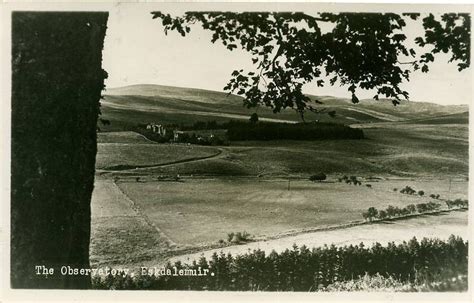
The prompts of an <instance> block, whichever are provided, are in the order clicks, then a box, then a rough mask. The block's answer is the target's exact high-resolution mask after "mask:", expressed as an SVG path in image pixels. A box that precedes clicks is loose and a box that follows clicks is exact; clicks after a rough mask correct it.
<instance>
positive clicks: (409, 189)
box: [400, 185, 416, 195]
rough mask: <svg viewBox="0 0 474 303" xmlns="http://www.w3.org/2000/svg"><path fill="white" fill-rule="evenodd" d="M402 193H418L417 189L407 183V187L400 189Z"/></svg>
mask: <svg viewBox="0 0 474 303" xmlns="http://www.w3.org/2000/svg"><path fill="white" fill-rule="evenodd" d="M400 193H402V194H407V195H414V194H415V193H416V190H414V189H413V188H411V187H410V186H408V185H407V186H405V188H402V189H401V190H400Z"/></svg>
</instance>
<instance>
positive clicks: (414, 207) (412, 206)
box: [407, 204, 416, 214]
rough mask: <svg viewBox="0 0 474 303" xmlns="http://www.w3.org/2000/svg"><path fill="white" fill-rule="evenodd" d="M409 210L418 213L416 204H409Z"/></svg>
mask: <svg viewBox="0 0 474 303" xmlns="http://www.w3.org/2000/svg"><path fill="white" fill-rule="evenodd" d="M407 210H408V211H409V212H410V213H411V214H414V213H416V206H415V205H414V204H409V205H407Z"/></svg>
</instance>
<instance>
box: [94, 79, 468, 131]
mask: <svg viewBox="0 0 474 303" xmlns="http://www.w3.org/2000/svg"><path fill="white" fill-rule="evenodd" d="M310 97H311V98H313V99H318V100H321V101H322V102H324V104H323V105H317V106H318V107H320V108H327V109H328V110H335V111H336V117H335V118H331V117H329V116H328V115H315V114H313V113H308V114H307V116H306V119H307V120H308V121H311V120H315V119H318V120H320V121H333V122H339V123H346V124H350V123H368V122H381V121H403V120H409V119H420V118H431V117H435V116H440V115H449V114H456V113H461V112H466V111H467V106H441V105H436V104H431V103H424V102H403V103H402V104H401V105H399V106H397V107H394V106H393V105H392V103H391V102H390V101H387V100H385V101H374V100H363V101H362V102H361V103H359V104H356V105H354V104H352V103H351V102H350V101H349V100H348V99H341V98H334V97H327V96H322V97H316V96H310ZM255 111H257V112H258V114H259V115H260V116H261V117H264V118H270V119H279V120H287V121H300V118H299V116H298V115H296V114H295V112H294V111H291V110H286V111H283V112H282V113H279V114H273V113H272V112H271V110H269V109H266V108H258V109H256V110H255V109H246V108H245V107H243V105H242V98H240V97H238V96H234V95H227V94H226V93H222V92H215V91H208V90H201V89H192V88H179V87H170V86H160V85H132V86H127V87H122V88H112V89H108V90H107V92H106V97H105V100H104V101H102V113H103V118H104V119H109V120H111V121H112V124H111V125H110V126H101V128H103V129H104V130H130V129H131V128H132V127H133V126H134V125H136V124H138V123H147V122H151V121H154V122H158V123H165V124H167V123H186V124H191V123H193V122H195V121H199V120H217V121H220V122H223V121H228V120H229V119H230V118H233V119H248V117H249V116H250V114H252V113H253V112H255Z"/></svg>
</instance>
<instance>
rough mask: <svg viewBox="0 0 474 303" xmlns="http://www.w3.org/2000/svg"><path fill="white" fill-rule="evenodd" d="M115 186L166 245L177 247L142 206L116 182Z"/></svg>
mask: <svg viewBox="0 0 474 303" xmlns="http://www.w3.org/2000/svg"><path fill="white" fill-rule="evenodd" d="M112 183H113V184H114V186H115V187H116V188H117V189H118V191H119V192H120V193H121V194H122V195H123V196H124V197H125V199H126V200H127V201H128V202H129V203H130V207H131V208H132V209H133V211H134V212H135V213H136V214H137V215H138V216H139V217H140V218H142V219H143V220H144V221H145V222H146V224H147V225H148V226H150V227H151V228H153V229H154V230H156V232H157V233H158V235H159V236H160V237H161V238H163V239H164V240H165V242H166V244H167V245H168V246H169V247H171V246H177V243H175V242H174V241H173V240H171V238H170V237H168V235H167V234H165V233H164V232H163V231H162V230H161V229H160V228H159V227H158V226H156V225H155V224H154V223H153V222H152V221H151V220H150V218H148V216H147V215H146V214H145V213H144V212H143V211H142V209H141V208H140V206H138V204H137V203H135V201H133V200H132V199H131V198H130V197H129V196H128V195H127V194H126V193H125V192H124V191H123V190H122V189H121V188H120V186H118V185H117V183H116V182H115V181H113V182H112Z"/></svg>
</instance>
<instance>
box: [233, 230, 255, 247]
mask: <svg viewBox="0 0 474 303" xmlns="http://www.w3.org/2000/svg"><path fill="white" fill-rule="evenodd" d="M250 240H251V236H250V234H249V233H247V232H246V231H244V232H243V233H241V232H237V233H229V234H227V241H228V242H229V243H234V244H239V243H244V242H248V241H250Z"/></svg>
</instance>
